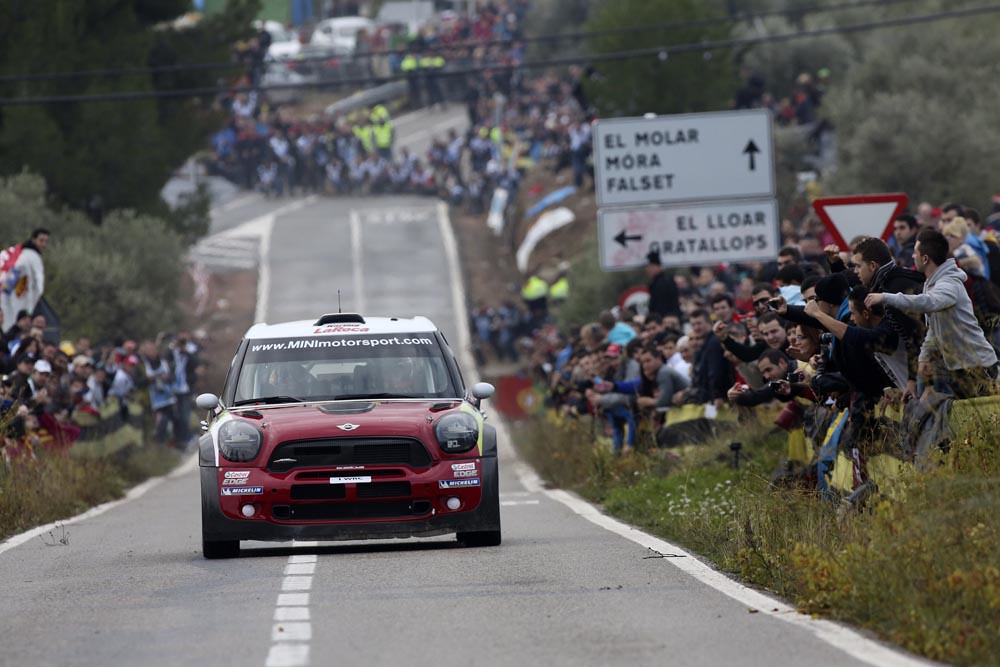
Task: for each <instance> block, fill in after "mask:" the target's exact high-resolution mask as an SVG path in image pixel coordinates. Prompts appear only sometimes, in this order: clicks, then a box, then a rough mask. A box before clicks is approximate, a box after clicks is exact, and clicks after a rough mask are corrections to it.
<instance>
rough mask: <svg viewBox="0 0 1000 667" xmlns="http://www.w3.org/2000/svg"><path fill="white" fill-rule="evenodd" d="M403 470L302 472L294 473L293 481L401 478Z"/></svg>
mask: <svg viewBox="0 0 1000 667" xmlns="http://www.w3.org/2000/svg"><path fill="white" fill-rule="evenodd" d="M405 474H406V471H405V470H400V469H399V468H375V469H374V470H371V469H369V470H304V471H302V472H297V473H295V479H327V478H329V477H345V476H348V477H349V476H352V475H366V476H368V477H402V476H404V475H405Z"/></svg>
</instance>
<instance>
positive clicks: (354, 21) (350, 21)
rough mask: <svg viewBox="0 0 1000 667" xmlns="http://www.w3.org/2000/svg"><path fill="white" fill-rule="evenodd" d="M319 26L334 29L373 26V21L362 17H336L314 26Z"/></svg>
mask: <svg viewBox="0 0 1000 667" xmlns="http://www.w3.org/2000/svg"><path fill="white" fill-rule="evenodd" d="M321 25H332V26H336V27H340V26H345V25H375V21H372V20H371V19H369V18H365V17H364V16H338V17H337V18H332V19H324V20H322V21H320V22H319V23H317V24H316V26H317V27H319V26H321Z"/></svg>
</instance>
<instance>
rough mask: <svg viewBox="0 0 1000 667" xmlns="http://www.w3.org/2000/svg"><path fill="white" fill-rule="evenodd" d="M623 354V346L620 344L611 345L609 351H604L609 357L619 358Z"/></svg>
mask: <svg viewBox="0 0 1000 667" xmlns="http://www.w3.org/2000/svg"><path fill="white" fill-rule="evenodd" d="M621 353H622V346H621V345H619V344H618V343H611V344H610V345H608V347H607V349H606V350H604V354H605V355H607V356H609V357H617V356H618V355H619V354H621Z"/></svg>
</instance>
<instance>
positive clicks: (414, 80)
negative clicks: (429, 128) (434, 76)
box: [399, 53, 423, 109]
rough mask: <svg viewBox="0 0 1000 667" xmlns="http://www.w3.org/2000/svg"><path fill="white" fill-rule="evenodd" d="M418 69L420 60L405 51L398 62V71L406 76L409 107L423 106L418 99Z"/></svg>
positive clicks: (417, 107)
mask: <svg viewBox="0 0 1000 667" xmlns="http://www.w3.org/2000/svg"><path fill="white" fill-rule="evenodd" d="M419 69H420V61H419V60H417V57H416V56H415V55H413V54H412V53H407V54H406V56H404V57H403V60H402V62H400V63H399V71H400V72H402V73H403V75H404V76H405V77H406V85H407V86H408V87H409V97H410V108H411V109H419V108H420V107H421V106H423V105H422V104H421V100H420V78H419V77H418V76H417V70H419Z"/></svg>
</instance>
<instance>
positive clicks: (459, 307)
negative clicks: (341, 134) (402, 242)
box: [438, 203, 933, 667]
mask: <svg viewBox="0 0 1000 667" xmlns="http://www.w3.org/2000/svg"><path fill="white" fill-rule="evenodd" d="M438 226H439V228H440V230H441V236H442V238H443V240H444V249H445V255H446V257H447V261H448V274H449V282H450V283H451V292H452V302H453V303H454V308H455V323H456V325H457V328H458V340H459V348H460V349H459V350H457V354H458V355H459V358H460V360H461V364H462V367H463V368H468V369H475V367H476V366H475V362H474V360H473V359H472V354H471V352H470V350H469V347H468V344H469V332H468V330H467V324H466V323H467V322H468V321H469V318H468V314H467V312H466V307H465V299H464V298H463V296H462V294H463V291H464V290H463V286H462V274H461V272H460V271H459V269H458V251H457V247H456V244H455V235H454V232H453V231H452V229H451V224H450V223H449V220H448V209H447V207H446V205H445V204H444V203H440V204H439V205H438ZM472 377H473V381H476V379H478V378H477V374H476V373H475V372H474V370H473V371H472ZM494 426H496V428H497V430H498V431H499V433H498V438H497V439H498V440H500V441H501V442H510V440H509V438H507V437H506V428H505V426H504V424H503V422H501V421H499V420H498V421H496V422H494ZM514 469H515V472H516V474H517V477H518V480H519V481H520V483H521V486H523V487H524V488H525V489H526V490H527V491H528V492H535V493H544V494H545V495H546V496H547V497H549V498H551V499H552V500H555V501H556V502H559V503H562V504H563V505H565V506H566V507H568V508H569V509H571V510H572V511H573V512H575V513H576V514H578V515H580V516H581V517H583V518H584V519H586V520H587V521H590V522H591V523H593V524H595V525H597V526H600V527H601V528H604V529H605V530H608V531H611V532H612V533H615V534H616V535H619V536H621V537H624V538H625V539H627V540H630V541H632V542H635V543H636V544H639V545H641V546H644V547H646V548H648V549H653V550H655V551H659V552H660V553H672V554H678V555H681V556H684V557H683V558H664V559H663V560H664V561H666V562H668V563H670V565H673V566H674V567H677V568H679V569H681V570H683V571H684V572H685V573H687V574H689V575H690V576H692V577H694V578H695V579H697V580H698V581H700V582H702V583H704V584H706V585H708V586H711V587H712V588H714V589H715V590H717V591H719V592H720V593H723V594H724V595H727V596H729V597H731V598H733V599H734V600H736V601H738V602H740V603H742V604H745V605H747V606H748V607H751V608H753V609H756V610H757V611H758V612H759V613H761V614H764V615H767V616H771V617H773V618H776V619H778V620H781V621H784V622H786V623H789V624H791V625H795V626H798V627H800V628H803V629H805V630H807V631H809V632H811V633H812V634H813V636H815V637H816V638H817V639H819V640H821V641H824V642H826V643H828V644H830V645H831V646H833V647H834V648H836V649H839V650H840V651H843V652H844V653H846V654H847V655H849V656H851V657H852V658H855V659H857V660H860V661H862V662H866V663H868V664H870V665H875V666H876V667H915V666H917V665H929V664H933V663H930V662H929V661H926V660H923V659H921V658H917V657H915V656H911V655H908V654H905V653H903V652H902V651H901V650H899V649H897V648H894V647H890V646H886V645H884V644H881V643H879V642H877V641H874V640H872V639H868V638H867V637H864V636H862V635H861V634H859V633H858V632H856V631H854V630H852V629H850V628H848V627H846V626H842V625H839V624H837V623H834V622H833V621H827V620H821V619H814V618H812V617H811V616H807V615H805V614H800V613H798V612H797V611H796V610H795V609H794V608H793V607H791V606H789V605H788V604H786V603H784V602H782V601H780V600H778V599H776V598H772V597H770V596H768V595H764V594H763V593H760V592H759V591H755V590H753V589H752V588H748V587H746V586H744V585H743V584H740V583H738V582H736V581H733V580H732V579H730V578H729V577H727V576H726V575H724V574H722V573H721V572H718V571H716V570H713V569H712V568H711V567H709V566H708V565H706V564H705V563H703V562H701V561H700V560H698V559H697V558H695V557H694V556H692V555H691V554H689V553H688V552H686V551H685V550H683V549H681V548H680V547H678V546H676V545H674V544H671V543H670V542H667V541H666V540H661V539H660V538H658V537H654V536H652V535H649V534H648V533H644V532H643V531H641V530H638V529H637V528H633V527H632V526H629V525H627V524H624V523H622V522H621V521H618V520H616V519H612V518H611V517H609V516H606V515H604V514H602V513H601V511H600V510H599V509H598V508H597V507H595V506H593V505H591V504H590V503H588V502H587V501H585V500H583V499H581V498H579V497H577V496H575V495H573V494H571V493H568V492H566V491H562V490H559V489H555V490H553V489H546V488H545V487H544V485H543V484H542V481H541V479H540V478H539V477H538V475H537V474H536V473H535V471H534V470H532V469H531V468H530V467H529V466H528V465H527V464H525V463H524V462H522V461H516V462H515V463H514Z"/></svg>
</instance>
